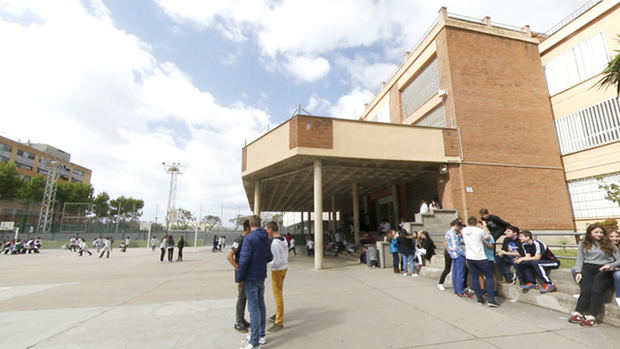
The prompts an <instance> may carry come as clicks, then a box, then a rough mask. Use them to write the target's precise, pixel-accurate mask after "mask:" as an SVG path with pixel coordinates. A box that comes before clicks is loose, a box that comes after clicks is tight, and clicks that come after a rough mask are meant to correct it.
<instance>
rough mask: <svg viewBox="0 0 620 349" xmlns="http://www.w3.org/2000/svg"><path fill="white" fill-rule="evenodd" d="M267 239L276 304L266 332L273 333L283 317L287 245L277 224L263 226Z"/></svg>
mask: <svg viewBox="0 0 620 349" xmlns="http://www.w3.org/2000/svg"><path fill="white" fill-rule="evenodd" d="M265 229H266V230H267V233H269V237H271V253H272V254H273V260H272V261H271V262H270V263H269V264H270V265H271V288H272V289H273V299H274V302H275V303H276V315H274V316H272V317H271V318H270V320H271V321H273V322H274V324H273V326H271V327H270V328H269V329H267V332H275V331H278V330H280V329H282V328H283V327H284V326H283V324H282V320H283V316H284V298H283V296H282V287H283V286H284V277H285V276H286V271H287V270H288V244H287V242H286V239H285V238H284V237H282V236H281V235H280V233H279V232H278V224H277V223H276V222H273V221H272V222H268V223H267V224H266V225H265Z"/></svg>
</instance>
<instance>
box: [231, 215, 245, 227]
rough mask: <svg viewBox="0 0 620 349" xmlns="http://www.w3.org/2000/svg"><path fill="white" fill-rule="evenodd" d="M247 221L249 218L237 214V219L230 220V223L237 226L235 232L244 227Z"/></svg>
mask: <svg viewBox="0 0 620 349" xmlns="http://www.w3.org/2000/svg"><path fill="white" fill-rule="evenodd" d="M246 219H248V217H247V216H243V215H240V214H237V215H236V216H235V217H233V218H231V219H229V220H228V221H229V222H230V223H232V224H234V225H235V230H239V227H243V221H244V220H246Z"/></svg>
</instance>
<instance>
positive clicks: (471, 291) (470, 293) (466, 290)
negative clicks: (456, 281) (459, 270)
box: [465, 287, 476, 295]
mask: <svg viewBox="0 0 620 349" xmlns="http://www.w3.org/2000/svg"><path fill="white" fill-rule="evenodd" d="M465 293H467V294H468V295H473V294H474V293H476V292H475V291H474V290H472V289H471V288H467V287H466V288H465Z"/></svg>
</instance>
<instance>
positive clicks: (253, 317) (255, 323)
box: [243, 279, 267, 347]
mask: <svg viewBox="0 0 620 349" xmlns="http://www.w3.org/2000/svg"><path fill="white" fill-rule="evenodd" d="M243 289H244V290H245V297H246V298H247V300H248V310H249V311H250V328H251V332H250V344H252V345H253V346H255V347H257V346H258V345H259V343H258V339H259V338H260V337H263V336H264V335H265V318H266V317H267V312H266V310H265V280H264V279H263V280H258V281H245V282H244V283H243Z"/></svg>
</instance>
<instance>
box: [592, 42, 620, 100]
mask: <svg viewBox="0 0 620 349" xmlns="http://www.w3.org/2000/svg"><path fill="white" fill-rule="evenodd" d="M618 41H620V34H618ZM615 51H616V52H617V54H616V56H615V57H614V58H613V59H612V60H611V61H610V62H609V64H607V67H605V69H603V77H602V78H601V79H600V80H599V81H598V82H597V85H598V86H599V88H606V87H610V86H612V87H613V86H615V87H616V93H617V94H618V95H620V50H615Z"/></svg>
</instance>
